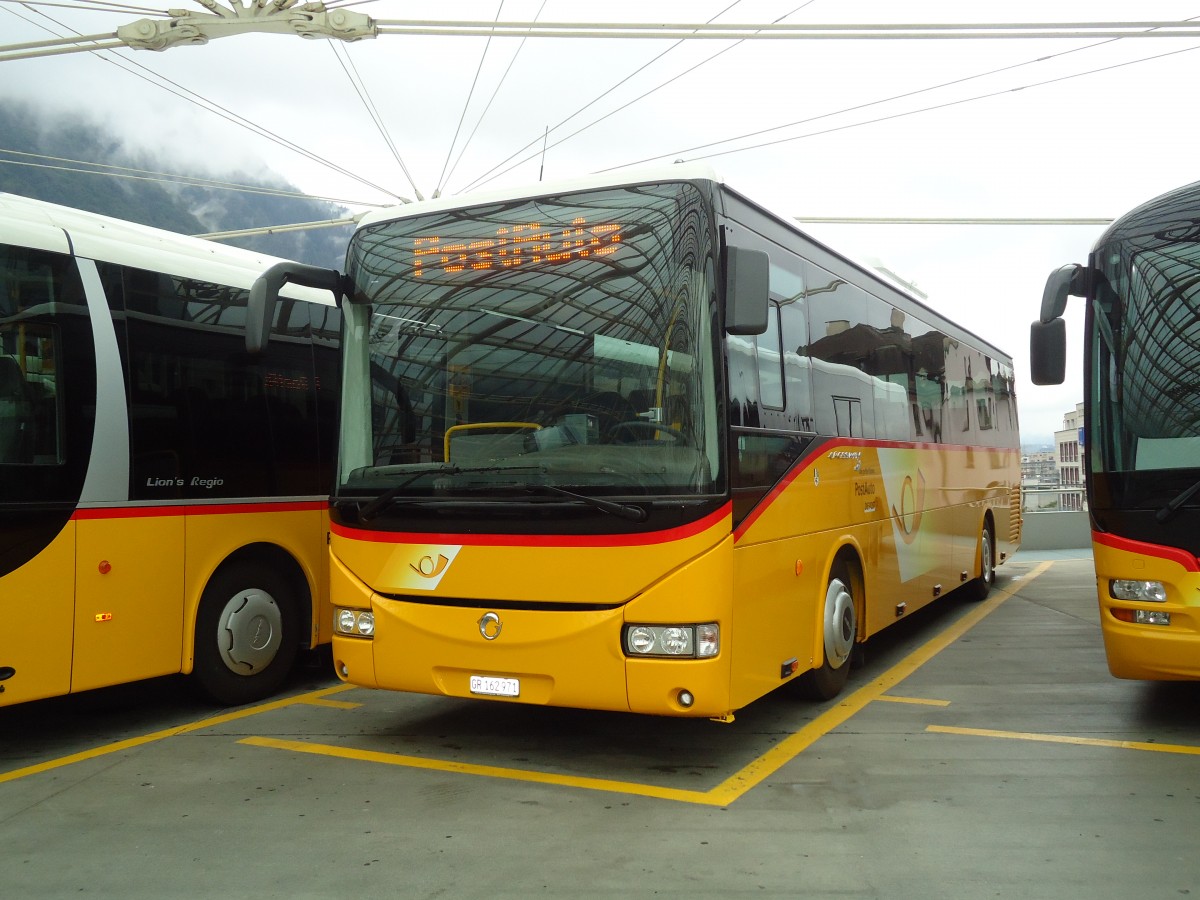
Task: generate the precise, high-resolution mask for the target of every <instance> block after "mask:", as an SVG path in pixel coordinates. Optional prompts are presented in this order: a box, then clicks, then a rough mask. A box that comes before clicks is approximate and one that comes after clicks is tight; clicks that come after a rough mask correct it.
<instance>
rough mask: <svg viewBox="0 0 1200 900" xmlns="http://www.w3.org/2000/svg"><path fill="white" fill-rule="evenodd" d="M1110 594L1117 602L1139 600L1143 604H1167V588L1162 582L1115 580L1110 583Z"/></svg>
mask: <svg viewBox="0 0 1200 900" xmlns="http://www.w3.org/2000/svg"><path fill="white" fill-rule="evenodd" d="M1108 592H1109V593H1110V594H1112V595H1113V597H1115V598H1116V599H1117V600H1138V601H1141V602H1143V603H1166V602H1167V588H1166V585H1164V584H1163V583H1162V582H1161V581H1134V580H1132V579H1129V578H1114V579H1113V580H1112V581H1110V582H1109V583H1108Z"/></svg>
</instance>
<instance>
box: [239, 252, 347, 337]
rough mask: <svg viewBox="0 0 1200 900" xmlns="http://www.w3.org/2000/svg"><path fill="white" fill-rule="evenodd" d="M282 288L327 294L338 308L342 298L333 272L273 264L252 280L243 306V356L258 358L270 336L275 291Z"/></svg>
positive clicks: (339, 275) (343, 291)
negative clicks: (244, 316) (245, 354)
mask: <svg viewBox="0 0 1200 900" xmlns="http://www.w3.org/2000/svg"><path fill="white" fill-rule="evenodd" d="M285 284H296V285H301V286H303V287H310V288H316V289H317V290H325V291H330V292H331V293H332V294H333V299H334V302H335V303H336V304H337V305H338V306H341V305H342V297H343V296H345V294H346V283H345V277H344V276H343V275H342V273H341V272H339V271H337V269H323V268H320V267H319V266H306V265H304V264H303V263H297V262H281V263H276V264H275V265H273V266H271V268H269V269H267V271H265V272H263V273H262V274H261V275H259V276H258V278H256V279H255V281H254V284H253V285H252V286H251V288H250V296H249V298H248V300H247V304H246V352H247V353H249V354H251V355H255V356H257V355H260V354H261V353H262V352H263V351H264V350H265V349H266V347H267V341H268V340H269V339H270V336H271V320H272V319H273V318H274V316H275V305H276V303H278V301H279V291H280V290H281V289H282V288H283V286H284V285H285Z"/></svg>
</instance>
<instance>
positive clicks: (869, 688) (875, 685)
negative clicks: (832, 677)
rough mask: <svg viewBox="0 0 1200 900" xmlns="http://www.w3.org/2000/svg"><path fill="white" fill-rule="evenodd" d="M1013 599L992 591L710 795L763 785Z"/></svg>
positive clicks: (732, 795)
mask: <svg viewBox="0 0 1200 900" xmlns="http://www.w3.org/2000/svg"><path fill="white" fill-rule="evenodd" d="M1049 567H1050V563H1049V562H1043V563H1042V564H1041V565H1039V566H1038V567H1037V568H1035V569H1034V570H1033V571H1032V572H1030V573H1029V574H1028V575H1027V576H1025V578H1024V579H1022V581H1021V586H1022V587H1024V586H1025V585H1027V584H1029V582H1030V581H1032V580H1033V579H1034V578H1037V577H1038V576H1039V575H1041V574H1042V573H1043V572H1044V571H1046V569H1048V568H1049ZM1012 595H1013V592H1012V591H1011V590H1006V589H997V590H995V591H993V593H992V596H991V597H990V598H989V599H987V600H985V601H984V602H983V603H981V604H979V606H978V607H976V608H975V609H974V610H972V611H971V612H970V613H968V614H967V615H965V616H963V617H962V618H961V619H959V620H958V621H957V622H955V623H954V624H953V625H951V626H950V627H949V628H947V629H946V630H945V631H943V632H942V633H941V634H939V635H937V637H935V638H933V639H932V640H930V641H927V642H926V643H925V644H923V645H922V646H921V647H919V648H917V649H916V650H914V651H913V652H912V653H910V654H909V655H908V656H906V657H905V658H904V659H902V660H900V662H898V663H896V665H894V666H892V667H891V668H890V669H888V670H887V671H886V672H884V673H883V675H881V676H880V677H879V678H877V679H875V681H873V682H871V683H870V684H867V685H864V686H863V687H861V688H859V689H858V690H857V691H855V692H854V693H853V694H851V695H850V696H848V697H847V698H846V699H845V700H842V701H841V702H839V703H838V704H837V705H836V706H833V707H831V708H829V709H827V710H825V712H823V713H821V715H819V716H817V718H815V719H813V720H812V721H811V722H809V723H808V724H807V725H806V726H804V727H803V728H801V729H800V730H799V731H797V732H796V733H795V734H792V735H791V736H789V737H787V738H785V739H784V740H783V741H781V742H780V743H779V744H777V745H776V746H775V747H773V748H772V749H770V750H768V751H767V752H766V753H764V754H763V755H762V756H760V757H759V758H758V759H756V760H754V761H753V762H751V763H750V764H749V765H747V766H746V767H745V768H743V769H742V770H741V771H739V772H737V773H735V774H734V775H731V776H730V777H729V778H727V779H725V781H724V782H722V783H721V784H720V785H718V786H717V787H716V788H714V789H713V790H712V791H711V792H710V794H712V795H714V796H721V797H724V798H725V799H724V801H723V802H725V803H732V802H733V801H734V800H736V799H737V798H738V797H740V796H741V795H742V794H744V793H745V792H746V791H748V790H750V789H751V788H752V787H755V786H756V785H758V784H760V783H761V782H762V781H764V780H765V779H767V778H769V777H770V776H771V775H773V774H774V773H775V772H777V771H778V770H779V769H780V768H782V767H783V766H784V765H786V764H787V763H789V762H791V761H792V760H793V759H795V758H796V757H797V756H799V755H800V753H802V752H803V751H804V750H806V749H808V747H810V746H811V745H812V744H813V743H815V742H816V741H817V739H818V738H821V737H823V736H824V735H826V734H828V733H829V732H831V731H833V729H835V728H837V727H838V726H839V725H842V724H843V723H844V722H846V720H848V719H849V718H850V717H851V716H853V715H854V714H855V713H858V712H860V711H862V709H863V708H864V707H865V706H866V705H867V704H868V703H870V702H872V701H873V700H878V699H880V698H881V697H882V696H883V695H884V693H885V692H886V691H889V690H891V689H892V688H893V687H895V686H896V685H897V684H899V683H900V682H901V681H903V680H904V679H905V678H907V677H908V676H909V675H911V674H913V672H915V671H916V670H917V669H919V668H920V667H921V666H923V665H925V663H927V662H929V660H931V659H933V657H935V656H937V654H939V653H941V652H942V651H943V650H945V649H946V648H947V647H949V646H950V645H951V644H953V643H954V642H955V641H957V640H958V639H959V638H960V637H962V636H963V635H964V634H966V633H967V632H968V631H970V630H971V629H972V628H974V627H975V626H976V625H978V624H979V623H980V622H981V621H983V619H985V618H986V617H987V616H989V615H991V614H992V613H993V612H995V611H996V609H997V608H999V606H1000V604H1002V603H1003V602H1004V601H1005V600H1007V599H1008V598H1009V597H1011V596H1012Z"/></svg>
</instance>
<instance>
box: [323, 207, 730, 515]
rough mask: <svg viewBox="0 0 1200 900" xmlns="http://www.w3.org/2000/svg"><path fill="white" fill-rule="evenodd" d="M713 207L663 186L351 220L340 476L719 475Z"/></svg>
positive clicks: (649, 490) (432, 485) (611, 491)
mask: <svg viewBox="0 0 1200 900" xmlns="http://www.w3.org/2000/svg"><path fill="white" fill-rule="evenodd" d="M704 210H705V205H704V203H703V202H702V200H701V197H700V195H699V193H698V192H697V191H696V190H695V188H693V187H691V186H689V185H683V184H675V185H655V186H652V187H640V188H630V189H626V190H608V191H604V192H596V193H589V194H577V195H568V196H565V197H561V198H551V199H549V200H547V199H542V200H539V201H537V202H536V203H530V202H522V203H514V204H508V205H497V206H494V207H487V208H485V209H484V210H482V211H481V210H479V209H474V210H468V211H463V210H450V211H447V212H442V213H436V214H430V215H427V216H421V217H413V218H407V219H399V220H396V221H393V222H387V223H383V224H381V225H379V226H376V227H374V228H371V229H365V230H364V231H363V232H360V235H359V236H358V237H356V242H355V246H354V248H353V249H352V252H351V263H352V265H351V275H352V277H353V278H354V280H355V284H356V287H357V290H358V293H359V295H358V296H356V298H355V299H356V303H354V304H353V305H350V307H349V309H348V317H347V323H348V325H347V341H346V349H345V352H346V355H347V356H346V358H347V365H346V369H347V377H346V382H345V387H344V390H345V394H344V402H343V423H342V442H341V451H340V453H341V455H340V464H339V488H338V490H339V494H340V495H341V496H345V497H353V496H372V495H380V494H381V492H384V491H386V492H388V493H389V494H390V497H389V502H394V501H395V499H396V498H398V497H416V498H421V497H426V498H428V497H433V496H440V497H446V496H479V495H480V494H481V493H492V494H496V495H516V494H515V493H514V492H515V491H516V489H517V488H519V487H520V488H522V489H524V488H525V487H528V486H533V489H534V490H533V493H532V494H531V493H529V491H528V490H523V493H522V494H521V496H524V497H526V498H528V497H531V496H533V497H538V498H541V499H542V501H544V502H550V501H553V502H565V500H566V499H567V495H564V494H563V493H562V490H559V491H557V492H556V491H554V490H552V489H548V487H547V486H549V488H558V489H564V488H573V489H576V490H578V491H579V492H580V493H582V494H583V495H585V496H586V497H594V496H595V495H597V494H606V495H613V496H618V495H629V496H653V495H689V494H690V495H696V494H704V493H708V492H713V491H715V490H717V485H718V480H719V478H720V477H721V454H720V452H719V448H720V446H721V442H720V440H718V437H717V435H718V426H717V413H718V409H717V403H716V392H715V376H714V352H715V351H714V342H713V336H712V331H711V327H710V321H711V318H712V312H711V304H712V297H711V293H712V280H713V279H712V270H713V262H712V250H711V243H712V242H711V224H710V222H709V220H708V217H707V214H706V213H705V211H704ZM513 223H538V224H537V225H536V227H535V226H533V225H526V226H521V227H519V228H518V227H517V226H515V225H514V224H513ZM513 234H517V235H529V234H533V235H535V236H537V237H538V238H539V239H540V240H541V243H539V244H537V246H536V247H535V246H533V243H532V242H529V241H526V242H525V243H518V242H517V238H514V237H512V235H513ZM547 236H553V237H547ZM431 248H433V249H432V250H431ZM480 248H484V249H480ZM501 260H503V261H505V264H502V263H501ZM364 301H366V302H364ZM374 511H376V510H373V512H374ZM629 514H630V515H633V513H629Z"/></svg>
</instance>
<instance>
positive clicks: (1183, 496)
mask: <svg viewBox="0 0 1200 900" xmlns="http://www.w3.org/2000/svg"><path fill="white" fill-rule="evenodd" d="M1197 491H1200V481H1197V482H1196V483H1195V484H1193V485H1192V486H1191V487H1190V488H1187V489H1186V490H1184V491H1183V492H1181V493H1180V494H1179V495H1178V496H1176V497H1174V498H1173V499H1172V500H1171V501H1170V502H1169V503H1167V505H1166V506H1164V507H1163V508H1162V509H1160V510H1159V511H1158V512H1156V513H1155V514H1154V521H1155V522H1157V523H1158V524H1159V525H1163V524H1165V523H1166V522H1168V521H1169V520H1170V519H1171V518H1172V517H1173V516H1174V515H1175V513H1177V512H1179V507H1181V506H1183V504H1185V503H1187V502H1188V501H1189V500H1191V499H1192V497H1193V496H1195V494H1196V492H1197Z"/></svg>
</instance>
